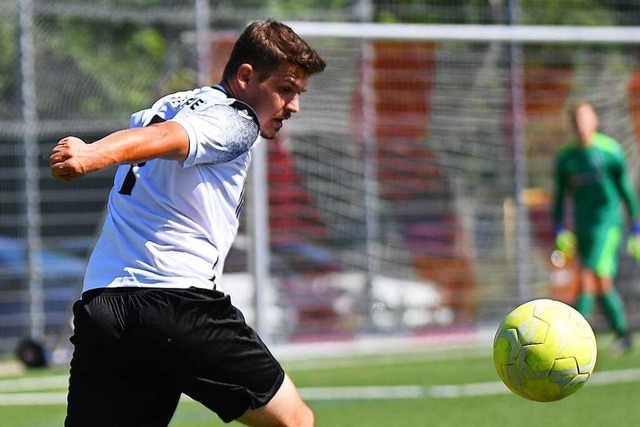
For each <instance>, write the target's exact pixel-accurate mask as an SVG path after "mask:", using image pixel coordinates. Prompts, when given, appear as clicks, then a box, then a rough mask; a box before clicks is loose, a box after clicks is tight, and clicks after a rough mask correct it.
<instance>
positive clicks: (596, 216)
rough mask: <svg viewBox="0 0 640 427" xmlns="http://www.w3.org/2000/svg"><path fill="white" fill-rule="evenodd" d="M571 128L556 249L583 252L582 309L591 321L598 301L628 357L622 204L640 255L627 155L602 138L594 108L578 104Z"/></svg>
mask: <svg viewBox="0 0 640 427" xmlns="http://www.w3.org/2000/svg"><path fill="white" fill-rule="evenodd" d="M571 122H572V125H573V130H574V134H575V136H574V138H573V139H572V140H571V141H570V142H569V143H568V144H567V145H565V146H563V147H561V148H560V150H559V151H558V153H557V158H556V163H555V177H554V180H555V193H554V206H553V220H554V226H555V230H554V231H555V235H556V247H557V249H559V250H561V251H562V252H564V253H565V254H566V255H568V256H571V255H572V253H573V252H574V250H576V249H577V256H578V260H579V265H580V267H579V268H580V270H579V282H580V291H579V293H578V296H577V299H576V301H575V307H576V309H577V310H578V311H579V312H580V313H582V314H583V315H584V316H585V317H587V318H588V317H589V316H590V315H591V313H592V310H593V308H594V305H595V303H596V301H597V302H598V303H599V304H600V306H601V307H602V309H603V312H604V314H605V315H606V316H607V318H608V319H609V321H610V322H611V324H612V326H613V329H614V331H615V333H616V335H617V338H616V341H615V342H614V345H615V348H617V349H619V350H620V351H624V350H628V349H630V348H631V345H632V343H631V335H630V333H629V326H628V324H627V319H626V314H625V308H624V304H623V301H622V299H621V297H620V295H619V293H618V292H617V290H616V288H615V287H614V284H613V279H614V277H615V275H616V272H617V268H618V249H619V247H620V244H621V242H622V238H623V226H624V222H623V218H622V215H621V202H623V204H624V205H625V207H626V211H627V214H628V216H629V220H630V223H631V224H632V232H633V235H632V237H631V238H630V241H629V242H630V245H629V249H631V250H632V251H633V252H634V253H633V255H634V256H636V257H637V255H638V251H637V242H638V240H637V239H638V237H637V235H638V233H640V222H639V221H638V220H639V219H640V217H639V215H640V212H639V207H638V200H637V197H636V194H635V193H634V191H633V188H632V186H631V183H630V180H629V176H628V174H627V168H626V162H625V155H624V152H623V150H622V148H621V147H620V145H619V144H618V143H617V142H616V141H615V140H613V139H612V138H610V137H608V136H606V135H603V134H602V133H600V132H598V126H599V120H598V115H597V113H596V111H595V109H594V107H593V106H592V105H591V104H589V103H587V102H578V103H577V104H576V105H575V106H574V107H573V108H572V110H571ZM567 196H568V197H569V199H570V200H571V201H572V204H573V226H574V231H575V234H574V232H572V231H570V230H569V229H567V228H565V225H564V220H565V209H564V208H565V197H567ZM633 244H636V245H635V246H636V248H634V247H633Z"/></svg>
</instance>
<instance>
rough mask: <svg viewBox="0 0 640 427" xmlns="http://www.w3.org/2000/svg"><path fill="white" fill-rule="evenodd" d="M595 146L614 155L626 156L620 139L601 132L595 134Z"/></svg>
mask: <svg viewBox="0 0 640 427" xmlns="http://www.w3.org/2000/svg"><path fill="white" fill-rule="evenodd" d="M593 146H594V147H596V148H598V149H599V150H602V151H604V152H606V153H609V154H612V155H614V156H624V151H623V149H622V146H621V145H620V143H619V142H618V141H616V140H615V139H613V138H611V137H610V136H607V135H605V134H602V133H599V132H598V133H596V134H595V135H594V136H593Z"/></svg>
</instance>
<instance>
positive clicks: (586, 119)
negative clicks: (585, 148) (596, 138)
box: [573, 104, 598, 144]
mask: <svg viewBox="0 0 640 427" xmlns="http://www.w3.org/2000/svg"><path fill="white" fill-rule="evenodd" d="M573 120H574V127H575V130H576V134H577V135H578V138H579V139H580V141H581V142H582V143H583V144H588V143H589V142H590V141H591V138H592V137H593V134H594V133H595V132H596V131H597V130H598V116H597V115H596V112H595V110H594V109H593V107H591V105H589V104H580V105H579V106H578V107H577V108H576V110H575V112H574V116H573Z"/></svg>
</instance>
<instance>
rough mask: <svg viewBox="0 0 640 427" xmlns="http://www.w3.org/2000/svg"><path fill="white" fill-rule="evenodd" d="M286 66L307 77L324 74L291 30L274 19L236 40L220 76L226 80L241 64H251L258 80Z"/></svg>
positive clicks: (254, 26)
mask: <svg viewBox="0 0 640 427" xmlns="http://www.w3.org/2000/svg"><path fill="white" fill-rule="evenodd" d="M283 63H289V64H292V65H295V66H297V67H299V68H300V69H301V70H302V71H304V72H305V73H306V75H307V76H310V75H312V74H315V73H319V72H321V71H323V70H324V68H325V66H326V64H325V62H324V60H323V59H322V58H321V57H320V55H319V54H318V52H316V51H315V50H314V49H313V48H311V47H310V46H309V45H308V44H307V43H306V42H305V41H304V40H303V39H302V38H301V37H300V36H298V35H297V34H296V33H295V32H294V31H293V30H292V29H291V28H290V27H288V26H287V25H285V24H283V23H282V22H278V21H276V20H274V19H267V20H265V21H261V22H253V23H252V24H250V25H249V26H248V27H247V28H245V30H244V31H243V32H242V34H241V35H240V37H238V40H236V43H235V45H234V46H233V50H232V51H231V56H230V57H229V61H228V62H227V64H226V65H225V68H224V72H223V74H222V78H223V79H228V78H231V77H232V76H233V74H234V73H236V72H237V71H238V69H239V68H240V66H241V65H242V64H250V65H251V66H253V67H254V68H255V69H256V70H257V71H258V73H259V74H260V78H261V79H265V78H267V77H268V76H269V75H270V74H271V73H273V72H274V71H276V70H278V69H279V68H280V67H282V65H283Z"/></svg>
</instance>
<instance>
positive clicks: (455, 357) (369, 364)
mask: <svg viewBox="0 0 640 427" xmlns="http://www.w3.org/2000/svg"><path fill="white" fill-rule="evenodd" d="M609 342H610V337H599V343H600V346H601V348H600V352H599V356H598V363H597V366H596V373H595V374H594V376H593V377H592V378H591V379H590V380H589V382H588V383H587V384H586V385H585V386H584V387H583V388H582V389H581V390H579V391H578V392H577V393H576V394H574V395H572V396H570V397H568V398H566V399H564V400H561V401H558V402H553V403H537V402H530V401H527V400H525V399H522V398H520V397H517V396H515V395H513V394H511V393H510V392H508V391H506V389H505V388H504V386H502V385H501V383H499V382H498V377H497V374H496V373H495V371H494V368H493V364H492V360H491V354H490V349H489V347H488V346H486V347H482V348H464V349H463V348H437V349H424V350H421V351H417V350H414V351H411V352H402V353H397V354H392V353H385V354H377V355H361V356H350V357H330V358H329V357H324V358H318V359H311V358H310V359H306V360H304V361H303V360H296V361H285V362H284V365H285V367H286V369H287V371H288V372H289V373H290V375H291V376H292V378H293V379H294V381H295V382H296V383H297V385H298V387H299V388H300V390H301V393H302V394H303V396H304V397H305V399H306V400H307V401H308V403H309V405H310V406H311V407H312V408H313V410H314V412H315V414H316V420H317V423H316V424H317V425H318V426H320V427H324V426H331V427H342V426H344V427H353V426H376V427H377V426H389V427H392V426H398V427H404V426H430V427H445V426H446V427H466V426H474V427H485V426H487V427H488V426H492V427H493V426H507V425H518V426H554V427H562V426H567V427H574V426H580V427H602V426H613V425H615V426H616V427H627V426H629V427H631V426H637V425H638V424H639V421H638V420H640V405H637V404H635V402H636V400H637V396H638V387H639V385H640V369H639V367H640V349H635V350H634V351H632V352H631V353H629V354H626V355H624V356H620V357H613V355H612V354H611V353H610V351H609V349H608V343H609ZM65 374H66V371H65V370H59V369H57V370H54V369H51V370H49V369H47V370H38V371H29V372H27V373H25V374H23V375H20V376H16V375H12V376H4V377H0V419H1V420H2V422H1V423H2V425H3V426H7V427H54V426H56V427H59V426H61V425H62V420H63V418H64V411H65V407H64V404H63V402H64V385H65V382H66V375H65ZM47 401H49V403H46V402H47ZM12 402H13V403H12ZM29 402H31V403H29ZM222 425H224V423H222V422H220V421H219V420H218V419H217V418H216V416H215V415H213V414H212V413H210V412H209V411H208V410H206V409H204V408H203V407H201V406H200V405H199V404H197V403H194V402H192V401H189V400H184V401H182V402H181V403H180V405H179V407H178V411H177V412H176V414H175V416H174V419H173V421H172V423H171V424H170V426H171V427H197V426H222Z"/></svg>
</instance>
